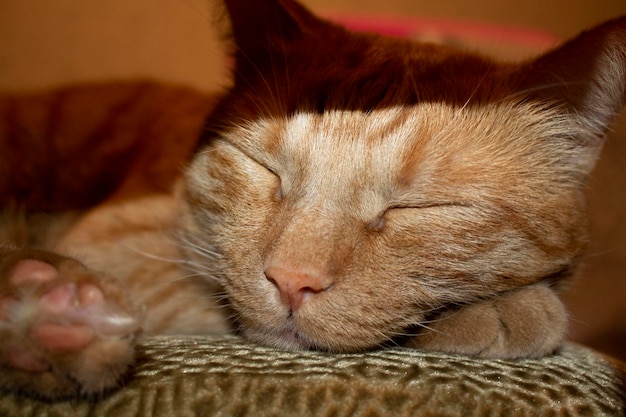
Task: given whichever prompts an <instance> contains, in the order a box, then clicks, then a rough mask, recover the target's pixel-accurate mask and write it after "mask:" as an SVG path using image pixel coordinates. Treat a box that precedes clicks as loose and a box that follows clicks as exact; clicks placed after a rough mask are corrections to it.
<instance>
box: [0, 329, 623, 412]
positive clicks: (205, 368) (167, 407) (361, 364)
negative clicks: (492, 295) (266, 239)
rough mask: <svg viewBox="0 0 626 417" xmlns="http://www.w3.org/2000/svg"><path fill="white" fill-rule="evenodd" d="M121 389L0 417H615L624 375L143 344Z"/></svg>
mask: <svg viewBox="0 0 626 417" xmlns="http://www.w3.org/2000/svg"><path fill="white" fill-rule="evenodd" d="M138 358H139V360H138V364H137V366H136V368H135V369H134V370H133V372H132V374H131V375H129V377H128V380H127V382H126V384H125V385H124V386H123V387H122V388H121V389H119V390H117V391H115V392H113V393H111V394H110V395H108V396H106V397H103V398H101V399H99V400H97V401H86V400H71V401H66V402H61V403H53V404H50V403H45V402H40V401H37V400H33V399H26V398H20V397H16V396H13V395H11V394H5V395H4V396H2V397H0V416H11V417H13V416H15V417H18V416H19V417H22V416H23V417H25V416H29V417H31V416H32V417H35V416H37V417H44V416H58V417H74V416H76V417H78V416H111V417H126V416H129V417H130V416H141V417H143V416H146V417H147V416H164V417H165V416H168V417H169V416H185V417H192V416H309V415H315V416H335V417H339V416H370V417H373V416H450V417H451V416H463V417H468V416H620V415H624V412H625V408H624V407H625V400H624V388H625V380H626V368H625V367H624V365H623V364H620V363H617V362H614V361H612V360H609V359H607V358H606V357H604V356H602V355H599V354H597V353H595V352H594V351H591V350H588V349H586V348H583V347H580V346H576V345H566V346H565V347H564V348H563V349H562V351H561V352H560V353H559V354H557V355H554V356H551V357H547V358H544V359H540V360H520V361H498V360H484V359H469V358H465V357H459V356H450V355H444V354H438V353H425V352H420V351H415V350H410V349H402V348H395V349H387V350H382V351H376V352H370V353H364V354H326V353H319V352H287V351H279V350H275V349H270V348H264V347H259V346H256V345H252V344H249V343H247V342H245V341H243V340H241V339H239V338H237V337H222V338H199V337H197V338H174V337H159V338H152V339H149V340H146V341H144V342H143V343H142V344H141V346H140V347H139V348H138Z"/></svg>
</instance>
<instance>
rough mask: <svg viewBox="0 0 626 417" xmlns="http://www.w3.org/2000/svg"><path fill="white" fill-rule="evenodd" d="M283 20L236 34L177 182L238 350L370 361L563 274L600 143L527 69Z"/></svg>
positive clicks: (298, 17) (578, 240) (576, 240)
mask: <svg viewBox="0 0 626 417" xmlns="http://www.w3.org/2000/svg"><path fill="white" fill-rule="evenodd" d="M264 3H270V4H273V3H274V2H271V1H270V2H264ZM285 3H286V4H287V6H288V7H287V6H285V9H283V6H279V5H273V6H270V8H271V7H276V8H277V10H278V14H279V15H280V16H279V17H277V18H276V19H279V20H278V21H279V22H281V25H278V26H280V27H281V30H280V31H279V32H280V36H282V38H281V39H280V40H277V38H274V37H273V36H277V35H276V34H272V33H270V34H269V35H267V34H264V35H263V36H261V37H260V38H261V39H266V40H267V44H264V41H258V40H257V39H258V38H254V37H252V39H247V38H245V35H239V37H238V35H237V29H238V26H237V25H238V23H237V17H236V14H235V15H234V16H233V18H234V23H233V25H234V29H235V40H236V41H237V42H239V47H240V48H242V49H243V50H244V52H243V53H242V56H245V58H242V56H240V57H239V58H238V71H237V73H236V85H235V88H233V90H232V91H230V92H229V94H228V95H227V96H226V97H225V98H224V100H223V101H222V103H221V104H220V106H218V108H217V110H216V112H215V114H214V115H213V116H212V117H211V118H210V119H209V122H208V124H207V130H208V133H207V135H206V137H205V138H204V142H205V144H204V145H203V147H201V148H200V150H199V151H198V153H197V155H196V158H195V160H194V162H193V163H192V165H191V166H190V168H189V171H188V176H187V196H188V202H189V208H190V213H191V215H190V217H189V218H188V219H186V225H187V227H186V229H187V231H188V237H187V238H188V239H190V240H191V241H193V243H194V244H196V245H198V246H199V247H201V248H202V249H204V250H205V251H207V252H210V253H211V254H213V255H211V259H208V260H204V262H206V263H210V264H211V265H212V266H211V268H213V269H214V271H215V272H214V275H215V277H217V278H218V279H219V280H220V282H221V283H222V284H223V286H224V288H225V290H226V291H227V293H228V295H229V299H230V301H231V303H232V305H233V308H234V310H235V312H236V314H237V317H236V318H237V322H238V324H239V325H240V327H241V330H242V331H243V332H244V333H245V334H246V335H247V336H249V337H251V338H252V339H254V340H257V341H259V342H262V343H266V344H272V345H275V346H283V347H289V348H316V349H328V350H333V351H353V350H360V349H366V348H370V347H374V346H377V345H379V344H382V343H385V342H386V341H388V340H389V339H392V338H394V337H397V336H402V335H404V334H406V333H407V332H408V333H410V332H415V328H419V327H420V326H427V325H428V319H429V318H430V317H431V316H432V312H433V311H435V310H436V309H439V308H442V307H445V306H446V305H450V304H459V303H466V302H471V301H473V300H477V299H480V298H485V297H491V296H494V295H496V294H498V293H501V292H504V291H508V290H511V289H514V288H517V287H520V286H523V285H526V284H529V283H533V282H537V281H539V280H542V279H545V278H546V277H552V278H554V279H557V278H559V277H561V276H562V275H563V276H564V275H568V274H569V273H570V271H571V269H572V265H573V263H574V261H575V259H576V258H577V257H578V256H579V254H580V251H581V249H582V247H583V246H584V241H585V233H584V231H585V221H584V218H585V216H584V201H583V198H582V190H583V185H584V181H585V179H586V176H587V174H588V172H589V170H590V169H591V167H592V166H593V163H594V161H595V158H596V156H597V152H598V149H599V146H598V143H597V142H591V141H590V138H591V137H593V136H594V135H598V134H599V133H598V132H599V129H598V128H597V127H594V128H593V129H590V130H588V131H585V128H586V127H585V126H582V123H581V122H580V121H577V120H575V119H574V118H573V117H571V116H570V114H569V113H568V112H566V111H564V110H563V108H562V107H559V106H554V105H553V104H554V103H551V102H549V101H543V100H541V99H540V98H537V97H534V96H530V95H525V94H524V92H525V91H533V90H532V88H529V87H528V85H527V84H528V81H527V79H526V78H525V76H523V75H520V74H521V72H520V69H519V68H518V67H512V66H497V65H495V64H492V63H490V62H489V61H486V60H482V59H479V58H476V57H471V56H466V55H463V54H459V53H457V52H454V51H450V50H447V49H437V48H435V47H430V46H428V47H422V46H417V45H415V46H413V45H411V44H409V43H406V42H404V41H396V40H390V39H379V38H377V37H373V36H369V35H352V34H349V33H347V32H344V31H343V30H341V29H338V28H336V27H334V26H330V25H328V24H326V23H324V22H322V21H318V20H317V19H315V18H314V17H312V16H311V15H309V14H308V13H306V12H305V11H303V10H302V9H300V8H299V7H298V6H297V5H294V4H292V3H291V2H285ZM276 4H278V3H276ZM235 9H236V7H235ZM235 11H236V10H235ZM231 13H233V10H231ZM243 20H244V23H245V19H243ZM270 20H271V19H270ZM241 24H243V23H241ZM261 26H263V25H261ZM269 26H271V25H268V26H267V27H265V26H263V27H261V30H266V31H267V30H269V29H268V27H269ZM304 29H306V30H304ZM247 31H248V32H249V31H250V28H249V27H247ZM242 36H244V37H243V38H242ZM250 36H252V35H250ZM246 39H247V40H246ZM246 42H248V43H250V45H248V44H247V43H246ZM259 42H260V43H259ZM333 44H334V47H332V48H329V47H328V45H333ZM259 45H261V46H263V47H264V48H266V49H267V50H268V51H269V52H268V53H267V56H265V57H264V58H263V57H262V56H260V55H259V54H261V53H262V52H259ZM246 47H248V48H250V50H249V51H248V52H249V53H245V52H246V49H245V48H246ZM260 49H263V48H260ZM251 57H252V58H254V59H256V61H255V62H254V64H250V61H249V60H250V59H252V58H251ZM243 61H245V62H243Z"/></svg>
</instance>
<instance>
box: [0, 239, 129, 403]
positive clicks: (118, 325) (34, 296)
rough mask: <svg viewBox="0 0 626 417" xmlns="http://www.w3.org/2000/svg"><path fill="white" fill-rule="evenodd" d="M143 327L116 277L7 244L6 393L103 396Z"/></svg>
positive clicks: (0, 353)
mask: <svg viewBox="0 0 626 417" xmlns="http://www.w3.org/2000/svg"><path fill="white" fill-rule="evenodd" d="M139 328H140V327H139V320H138V312H137V311H136V310H135V309H134V308H133V307H132V306H131V304H130V303H129V302H128V301H127V296H126V295H125V294H124V292H123V289H122V287H121V286H120V285H119V284H118V283H117V282H116V281H115V280H114V279H112V278H110V277H106V276H105V275H103V274H100V273H96V272H93V271H90V270H89V269H88V268H87V267H85V266H84V265H83V264H82V263H80V262H78V261H77V260H75V259H72V258H68V257H64V256H60V255H57V254H55V253H51V252H46V251H40V250H22V249H11V248H1V247H0V368H1V369H0V388H3V389H7V390H11V391H17V392H24V393H29V394H33V395H36V396H40V397H44V398H58V397H63V396H68V395H77V394H97V393H101V392H103V391H105V390H107V389H109V388H111V387H114V386H115V385H116V384H117V383H118V382H119V379H120V377H121V376H123V374H124V373H125V372H126V371H127V369H128V367H129V365H130V364H131V362H132V360H133V346H134V342H135V339H136V336H137V334H138V332H139Z"/></svg>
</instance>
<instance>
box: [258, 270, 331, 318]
mask: <svg viewBox="0 0 626 417" xmlns="http://www.w3.org/2000/svg"><path fill="white" fill-rule="evenodd" d="M265 276H266V277H267V279H268V281H270V282H271V283H272V284H274V286H276V288H277V289H278V292H279V293H280V299H281V301H282V303H283V304H284V305H285V306H286V307H288V308H289V309H290V310H291V311H296V310H298V309H299V308H300V306H301V305H302V303H303V302H305V301H306V300H308V299H309V298H311V297H312V296H314V295H315V294H319V293H321V292H323V291H326V290H327V289H328V288H329V287H330V285H329V284H327V280H325V279H324V277H323V276H322V275H321V274H320V273H318V272H316V271H314V270H306V271H304V270H299V269H292V268H284V267H280V266H269V267H267V269H266V270H265Z"/></svg>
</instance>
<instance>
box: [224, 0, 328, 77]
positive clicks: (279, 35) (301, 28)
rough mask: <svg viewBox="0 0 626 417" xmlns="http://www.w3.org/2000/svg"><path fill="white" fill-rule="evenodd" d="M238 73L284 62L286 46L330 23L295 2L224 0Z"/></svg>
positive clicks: (281, 0)
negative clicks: (278, 60) (276, 60)
mask: <svg viewBox="0 0 626 417" xmlns="http://www.w3.org/2000/svg"><path fill="white" fill-rule="evenodd" d="M224 5H225V6H226V12H227V14H228V17H229V21H230V29H231V30H230V32H231V33H230V36H231V37H232V40H233V42H234V47H235V50H234V52H233V55H234V58H235V66H236V68H237V70H238V71H237V72H238V73H241V72H244V73H245V72H246V71H245V69H247V68H248V69H254V68H256V67H258V65H259V64H260V63H262V62H265V61H267V60H268V59H280V58H281V56H280V55H281V53H282V51H283V49H284V48H285V47H286V45H288V44H290V43H292V42H297V41H298V40H299V39H300V38H302V37H303V36H306V35H307V34H308V33H312V32H313V31H314V29H315V28H316V27H317V26H319V25H325V24H326V23H325V22H324V21H323V20H321V19H319V18H317V17H316V16H315V15H313V14H312V13H311V12H309V11H308V10H307V9H306V8H305V7H303V6H302V5H300V4H299V3H297V2H296V1H294V0H253V1H250V0H224Z"/></svg>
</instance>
